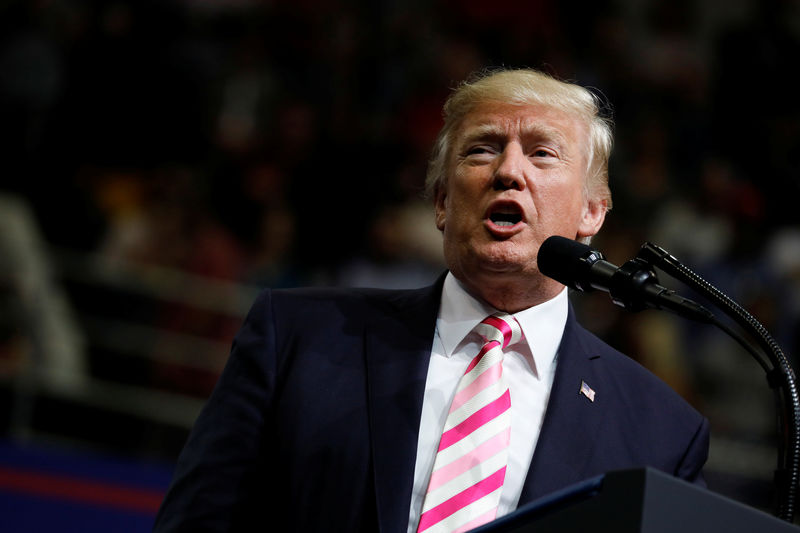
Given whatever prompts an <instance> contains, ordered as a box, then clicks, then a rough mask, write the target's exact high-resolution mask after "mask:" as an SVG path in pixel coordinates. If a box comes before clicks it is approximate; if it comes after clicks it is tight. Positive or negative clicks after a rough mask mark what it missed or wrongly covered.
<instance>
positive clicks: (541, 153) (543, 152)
mask: <svg viewBox="0 0 800 533" xmlns="http://www.w3.org/2000/svg"><path fill="white" fill-rule="evenodd" d="M533 157H555V155H554V154H553V152H551V151H549V150H544V149H539V150H535V151H534V152H533Z"/></svg>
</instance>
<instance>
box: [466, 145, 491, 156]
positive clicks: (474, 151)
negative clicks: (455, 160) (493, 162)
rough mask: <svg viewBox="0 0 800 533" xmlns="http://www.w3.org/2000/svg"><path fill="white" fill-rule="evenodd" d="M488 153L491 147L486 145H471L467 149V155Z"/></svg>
mask: <svg viewBox="0 0 800 533" xmlns="http://www.w3.org/2000/svg"><path fill="white" fill-rule="evenodd" d="M489 153H491V149H490V148H489V147H488V146H473V147H471V148H470V149H469V150H467V155H481V154H489Z"/></svg>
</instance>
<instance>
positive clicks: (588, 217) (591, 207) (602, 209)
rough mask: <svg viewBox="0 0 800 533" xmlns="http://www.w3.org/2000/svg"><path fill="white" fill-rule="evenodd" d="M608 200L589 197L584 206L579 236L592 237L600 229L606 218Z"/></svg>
mask: <svg viewBox="0 0 800 533" xmlns="http://www.w3.org/2000/svg"><path fill="white" fill-rule="evenodd" d="M607 211H608V200H605V199H602V200H601V199H597V198H595V199H589V200H587V201H586V205H585V206H584V208H583V216H582V217H581V221H580V224H578V235H577V237H578V238H583V237H592V236H594V235H596V234H597V232H598V231H600V228H601V227H602V226H603V222H605V220H606V212H607Z"/></svg>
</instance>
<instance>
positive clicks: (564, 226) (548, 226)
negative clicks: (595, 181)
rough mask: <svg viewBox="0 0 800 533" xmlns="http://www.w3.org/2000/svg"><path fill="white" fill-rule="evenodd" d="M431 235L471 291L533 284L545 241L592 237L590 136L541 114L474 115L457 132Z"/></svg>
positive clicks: (597, 210) (524, 109) (598, 207)
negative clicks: (435, 233) (494, 284)
mask: <svg viewBox="0 0 800 533" xmlns="http://www.w3.org/2000/svg"><path fill="white" fill-rule="evenodd" d="M452 141H453V142H452V149H451V153H450V154H449V159H448V163H447V172H448V176H447V183H446V185H445V186H444V187H443V188H442V190H440V191H439V193H438V194H437V196H436V205H435V207H436V225H437V227H438V228H439V229H440V230H442V231H443V233H444V247H445V248H444V251H445V258H446V260H447V264H448V266H449V267H450V270H451V271H452V272H453V274H455V275H456V277H457V278H459V279H460V280H462V282H466V283H467V284H468V285H471V286H473V287H480V286H481V284H482V283H484V282H485V281H487V280H488V279H487V278H486V277H487V276H490V277H491V279H492V280H497V279H505V280H507V281H512V282H513V281H524V282H526V283H527V282H530V281H536V282H541V278H542V276H540V275H539V273H538V268H537V266H536V256H537V253H538V251H539V246H540V245H541V243H542V242H543V241H544V240H545V239H546V238H548V237H550V236H551V235H561V236H564V237H569V238H573V239H574V238H579V237H586V236H590V235H594V234H595V233H597V231H598V230H599V229H600V226H601V225H602V223H603V220H604V218H605V201H600V200H592V199H590V198H587V197H586V195H585V192H584V179H585V176H586V168H587V150H588V143H589V135H588V126H587V125H586V124H585V123H584V122H583V121H582V120H580V119H578V118H577V117H575V116H573V115H571V114H568V113H567V112H565V111H561V110H558V109H554V108H550V107H545V106H541V105H526V106H517V105H510V104H501V103H485V104H482V105H479V106H478V107H477V108H475V109H474V110H473V111H472V112H471V113H470V114H468V115H467V116H466V117H465V118H464V120H463V121H462V123H461V124H460V126H459V127H458V128H457V129H456V131H455V132H454V135H453V139H452Z"/></svg>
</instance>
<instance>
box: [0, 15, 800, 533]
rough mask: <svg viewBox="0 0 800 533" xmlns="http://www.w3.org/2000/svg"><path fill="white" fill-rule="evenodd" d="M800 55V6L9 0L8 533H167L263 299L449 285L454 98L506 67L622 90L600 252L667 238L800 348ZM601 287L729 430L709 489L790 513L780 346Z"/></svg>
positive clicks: (626, 336)
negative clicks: (190, 454) (446, 147)
mask: <svg viewBox="0 0 800 533" xmlns="http://www.w3.org/2000/svg"><path fill="white" fill-rule="evenodd" d="M799 58H800V3H799V2H798V1H796V0H758V1H755V0H726V1H725V2H716V1H712V0H708V1H695V2H693V1H689V0H675V1H672V2H668V3H667V2H657V1H653V0H651V1H636V0H618V1H610V0H595V1H592V2H579V1H576V0H567V1H559V2H556V1H555V0H525V1H522V0H509V1H492V2H486V1H483V0H462V1H453V0H438V1H422V0H403V1H398V0H380V1H372V2H356V1H346V0H339V1H311V0H294V1H291V2H289V1H285V0H272V1H254V0H151V1H148V0H139V1H133V0H127V1H126V0H118V1H91V0H38V1H35V0H31V1H28V2H21V1H13V0H11V1H8V0H6V1H3V2H0V154H2V159H0V510H2V514H3V516H4V519H3V520H4V530H8V531H17V530H19V531H40V530H41V531H47V530H51V529H53V527H54V526H53V524H54V523H56V524H58V530H59V531H73V530H74V531H95V530H96V531H111V530H113V531H148V530H149V528H150V524H151V521H152V517H153V515H154V513H155V510H156V509H157V506H158V503H159V502H160V498H161V496H162V495H163V492H164V490H165V489H166V486H167V484H168V483H169V478H170V474H171V472H172V465H173V462H174V460H175V458H176V457H177V454H178V453H179V451H180V449H181V447H182V445H183V442H184V439H185V438H186V436H187V433H188V431H189V429H190V427H191V425H192V423H193V420H194V418H195V417H196V415H197V413H198V411H199V409H200V408H201V406H202V404H203V402H204V400H205V398H207V396H208V394H209V393H210V391H211V388H212V387H213V384H214V382H215V380H216V378H217V376H218V374H219V372H220V370H221V368H222V367H223V365H224V363H225V360H226V358H227V356H228V350H229V347H230V342H231V339H232V337H233V335H234V334H235V332H236V331H237V329H238V327H239V325H240V323H241V321H242V319H243V316H244V313H246V312H247V309H248V308H249V306H250V304H251V303H252V301H253V299H254V297H255V294H256V293H257V291H258V290H259V289H260V288H263V287H273V288H276V287H293V286H300V285H347V286H378V287H415V286H422V285H425V284H427V283H429V282H431V281H432V280H434V279H435V278H436V277H437V276H438V275H439V273H440V272H442V270H443V268H444V267H443V263H442V258H441V250H440V247H441V244H440V237H439V235H438V232H437V231H436V230H435V228H434V226H433V220H432V209H431V206H430V204H429V202H428V200H426V199H424V198H423V197H422V194H421V191H422V185H423V181H424V176H425V167H426V161H427V157H428V153H429V150H430V146H431V143H432V141H433V139H434V137H435V135H436V132H437V131H438V129H439V127H440V125H441V117H440V109H441V105H442V103H443V101H444V98H445V96H446V95H447V93H448V91H449V90H450V89H451V88H452V87H453V86H454V85H455V84H456V83H457V82H458V81H460V80H461V79H463V78H464V77H466V76H467V75H469V74H470V73H471V72H472V71H474V70H476V69H480V68H482V67H485V66H501V65H502V66H511V67H523V66H527V67H535V68H540V69H543V70H545V71H547V72H550V73H551V74H554V75H556V76H558V77H560V78H563V79H568V80H574V81H577V82H578V83H580V84H581V85H585V86H590V87H593V88H595V90H596V92H598V93H599V94H601V95H602V96H603V98H605V99H607V101H608V102H610V107H609V110H608V111H609V113H610V114H611V115H612V116H613V119H614V120H615V122H616V145H615V150H614V153H613V156H612V161H611V188H612V192H613V194H614V203H615V207H614V209H613V211H612V212H611V213H610V215H609V217H608V219H607V223H606V226H605V228H604V230H603V232H602V234H601V235H600V236H598V237H597V238H596V239H595V241H594V243H593V244H594V245H595V247H597V248H599V249H601V250H603V251H604V253H605V254H606V256H607V258H608V259H609V260H610V261H612V262H614V263H616V264H622V263H623V262H624V261H626V260H627V259H630V258H631V257H633V256H634V255H635V253H636V251H637V250H638V248H639V246H640V245H641V244H642V243H644V242H645V241H648V240H649V241H652V242H655V243H657V244H659V245H661V246H662V247H664V248H666V249H667V250H668V251H670V252H671V253H672V254H673V255H674V256H676V257H677V258H678V259H679V260H681V261H682V262H683V263H684V264H686V265H688V266H690V267H691V268H692V269H693V270H695V271H696V272H697V273H699V274H700V275H701V276H703V277H705V278H706V279H707V280H709V281H710V282H711V283H713V284H714V285H715V286H716V287H718V288H719V289H721V290H722V291H723V292H725V293H726V294H728V295H729V296H731V297H732V298H733V299H734V300H736V301H737V302H739V303H740V304H742V305H743V306H744V307H746V308H747V309H748V310H749V311H750V312H751V313H753V314H754V315H755V316H756V317H757V318H758V319H759V320H760V321H761V322H762V323H763V324H764V325H765V326H766V328H767V329H768V330H769V331H770V333H772V335H773V336H774V337H775V338H776V340H777V341H778V343H779V344H780V345H781V347H782V348H783V349H784V351H785V352H787V354H788V355H789V357H790V359H791V360H792V362H795V359H794V357H793V355H794V354H797V353H798V345H799V344H800V333H799V332H800V328H798V321H799V320H800V224H798V221H799V220H800V217H799V216H798V210H797V205H798V198H799V197H800V168H798V167H799V166H800V163H798V161H800V99H798V98H797V94H796V93H797V86H798V74H797V73H798V67H800V64H799V62H800V61H799ZM661 280H662V283H665V284H667V282H668V280H666V279H665V278H663V277H662V278H661ZM675 288H678V287H675ZM688 295H689V296H691V294H690V293H689V294H688ZM575 296H576V297H575V298H574V302H575V304H576V306H577V308H578V310H579V312H580V314H581V315H582V316H584V322H585V324H586V325H587V326H588V327H589V329H591V330H593V331H595V332H596V333H598V334H599V335H600V336H601V337H603V338H605V339H606V340H608V341H609V342H610V343H611V344H613V345H614V346H616V347H618V348H620V349H621V350H623V351H625V352H626V353H628V354H630V355H631V356H632V357H634V358H637V359H638V360H640V361H641V362H642V363H643V364H644V365H645V366H647V367H648V368H650V369H651V370H653V371H654V372H656V373H657V374H659V375H660V376H661V377H662V378H663V379H665V380H666V381H667V382H669V383H670V384H671V385H672V386H673V387H674V388H675V389H676V390H678V391H679V392H680V393H681V394H683V395H684V397H686V398H687V399H688V400H689V401H690V402H691V403H693V404H694V405H695V406H696V407H697V408H698V409H699V410H700V411H702V412H703V413H704V414H706V415H707V416H708V417H709V419H710V420H711V424H712V429H713V433H712V446H711V456H710V458H709V462H708V467H707V478H708V482H709V486H710V488H711V489H712V490H715V491H717V492H720V493H722V494H725V495H727V496H729V497H732V498H734V499H737V500H738V501H742V502H744V503H746V504H748V505H751V506H755V507H758V508H762V509H765V510H767V511H770V512H771V510H772V498H773V491H772V473H773V470H774V468H775V465H776V457H777V452H776V449H775V433H776V416H777V410H776V407H775V404H774V398H773V396H772V393H771V391H770V389H769V388H768V386H767V383H766V380H765V378H764V375H763V372H762V371H761V368H760V367H759V366H758V365H757V364H756V362H755V361H754V360H753V359H752V358H751V357H750V356H749V355H748V354H747V353H746V352H744V351H743V350H742V349H741V348H740V347H739V346H738V345H736V344H735V343H733V341H731V340H730V339H729V338H727V337H726V336H724V335H722V334H720V333H718V332H717V331H715V330H713V329H711V328H710V327H707V326H698V325H694V324H690V323H687V322H686V321H683V320H681V319H675V318H673V317H672V316H670V315H667V314H665V313H656V312H653V311H651V312H643V313H638V314H631V313H628V312H626V311H624V310H619V308H617V307H616V306H614V305H613V304H612V303H611V301H610V300H609V298H608V297H607V296H606V295H605V294H598V295H575ZM6 528H8V529H6Z"/></svg>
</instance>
